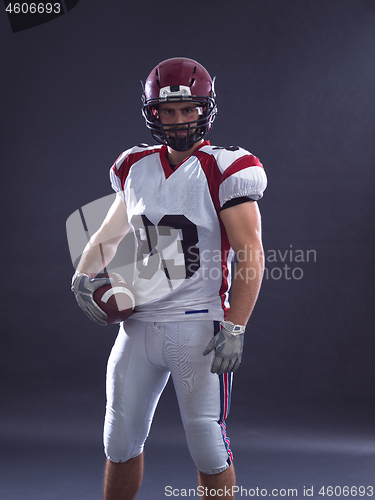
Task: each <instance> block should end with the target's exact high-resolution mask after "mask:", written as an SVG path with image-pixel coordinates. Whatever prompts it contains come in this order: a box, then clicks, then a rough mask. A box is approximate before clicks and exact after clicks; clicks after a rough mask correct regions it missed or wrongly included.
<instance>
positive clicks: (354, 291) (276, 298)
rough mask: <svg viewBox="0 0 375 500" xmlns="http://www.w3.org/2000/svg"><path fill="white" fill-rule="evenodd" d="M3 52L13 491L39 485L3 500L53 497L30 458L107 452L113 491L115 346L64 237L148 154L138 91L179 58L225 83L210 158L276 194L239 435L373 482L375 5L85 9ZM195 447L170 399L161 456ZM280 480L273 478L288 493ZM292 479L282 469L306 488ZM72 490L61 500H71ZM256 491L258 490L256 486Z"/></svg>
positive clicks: (237, 394) (251, 444) (248, 343)
mask: <svg viewBox="0 0 375 500" xmlns="http://www.w3.org/2000/svg"><path fill="white" fill-rule="evenodd" d="M0 37H1V38H0V43H1V47H2V49H1V68H2V77H1V91H2V92H1V141H2V147H1V175H2V184H1V186H2V193H1V201H2V238H1V239H2V246H1V250H2V256H3V257H2V264H3V266H2V267H3V269H2V271H3V273H2V287H3V292H2V318H3V319H2V325H3V326H2V348H1V351H0V353H1V354H0V356H1V372H2V380H3V383H2V384H1V397H0V401H1V411H0V415H1V416H0V419H1V422H2V423H1V429H0V432H1V434H2V436H1V437H2V439H3V444H4V449H3V451H4V454H2V457H1V458H2V460H3V466H4V467H5V464H8V469H3V470H7V477H8V478H9V483H8V482H7V483H6V484H7V485H10V483H11V482H12V481H14V480H16V479H17V474H16V473H15V472H14V471H15V468H12V466H11V465H9V463H11V464H13V465H14V467H16V466H15V464H16V462H17V460H18V461H19V460H21V461H22V460H24V463H25V464H26V463H27V465H25V467H26V469H27V470H30V469H29V468H30V467H34V469H32V470H33V474H32V473H31V472H30V478H31V477H34V479H33V480H32V479H30V478H25V477H24V479H20V480H19V481H18V482H17V481H16V482H17V487H18V490H17V488H16V489H14V488H13V490H11V488H10V486H9V490H7V495H8V496H7V498H9V499H10V498H17V499H18V498H34V497H33V496H32V494H31V493H30V491H29V490H27V486H26V485H27V484H28V487H30V484H33V485H34V490H33V492H34V493H35V492H37V493H35V495H36V496H35V498H38V499H40V498H42V497H41V490H42V489H43V488H45V487H46V486H45V485H46V483H48V480H47V477H44V476H43V477H42V476H40V474H42V471H45V466H44V465H42V463H39V462H38V461H36V462H35V461H34V460H33V457H36V456H38V457H41V456H46V453H47V452H46V450H47V449H50V454H51V455H50V457H51V461H52V460H58V458H57V457H60V460H63V459H62V458H61V456H63V453H62V451H61V450H62V449H64V450H66V451H65V453H66V457H70V456H71V455H72V452H71V450H72V449H73V448H74V449H76V448H77V449H78V448H79V449H80V450H82V447H83V446H86V447H87V449H90V450H91V448H90V446H92V448H93V449H95V451H93V452H92V453H90V454H89V455H90V456H91V457H92V456H96V457H99V458H97V459H95V460H97V462H95V464H94V465H93V469H95V471H96V472H95V474H94V475H95V477H96V475H97V476H98V484H97V485H95V488H96V487H97V486H98V487H99V488H100V477H99V476H100V473H101V467H102V462H103V457H102V455H101V425H102V419H103V414H104V404H105V397H104V379H105V365H106V360H107V356H108V353H109V351H110V349H111V346H112V344H113V341H114V338H115V335H116V327H106V328H101V327H99V326H95V325H94V324H91V323H90V322H89V320H88V319H87V318H86V317H85V316H84V315H83V313H82V312H81V311H80V310H79V309H78V307H77V306H76V304H75V301H74V298H73V295H72V294H71V292H70V290H69V285H70V279H71V275H72V273H73V267H72V263H71V261H70V256H69V250H68V245H67V239H66V231H65V223H66V219H67V218H68V217H69V216H70V214H71V213H73V212H74V211H75V210H77V209H78V208H79V207H81V206H82V205H85V204H86V203H89V202H91V201H94V200H96V199H98V198H101V197H103V196H106V195H108V194H110V193H111V188H110V185H109V180H108V170H109V167H110V166H111V164H112V163H113V161H114V160H115V159H116V158H117V156H118V155H119V154H120V153H121V152H122V151H123V150H125V149H127V148H129V147H131V146H132V145H134V144H137V143H140V142H149V143H152V138H151V135H150V133H149V131H148V130H147V129H146V128H145V125H144V121H143V119H142V117H141V114H140V105H141V103H140V94H141V86H140V83H139V80H141V79H143V80H144V79H145V78H146V77H147V75H148V73H149V71H150V70H151V69H152V68H153V67H154V66H155V65H156V64H157V63H158V62H159V61H161V60H163V59H166V58H168V57H174V56H185V57H191V58H194V59H197V60H198V61H199V62H200V63H201V64H203V65H204V66H205V67H206V68H207V69H208V71H209V72H210V73H211V74H212V75H216V76H217V81H216V90H217V103H218V109H219V113H218V117H217V119H216V122H215V124H214V127H213V130H212V132H210V134H209V136H208V139H210V141H211V143H213V144H217V145H221V146H229V145H240V146H242V147H244V148H246V149H248V150H250V151H251V152H253V153H254V154H255V155H257V156H258V157H259V158H260V160H261V161H262V162H263V164H264V167H265V169H266V172H267V175H268V179H269V186H268V188H267V190H266V192H265V196H264V199H263V200H262V201H261V202H260V209H261V212H262V216H263V230H264V246H265V251H266V257H267V271H266V278H265V280H264V283H263V287H262V291H261V294H260V297H259V301H258V304H257V306H256V309H255V311H254V313H253V316H252V318H251V320H250V323H249V325H248V329H247V330H248V331H247V335H246V340H245V353H244V360H243V363H242V365H241V368H240V369H239V371H238V372H237V373H236V376H235V383H234V392H233V400H232V412H231V416H230V418H229V419H228V434H229V435H230V434H231V426H232V429H233V434H234V437H235V438H236V439H235V442H236V443H238V446H239V447H241V446H243V449H244V450H245V451H244V458H243V460H244V461H245V462H246V460H248V463H250V462H251V456H252V455H251V453H252V450H255V449H261V448H262V446H263V447H264V446H265V447H267V446H268V447H269V449H270V447H273V448H272V449H274V448H275V447H277V450H278V453H281V451H280V450H286V449H289V450H290V449H295V448H296V446H297V445H296V443H300V445H298V446H300V447H302V448H303V447H306V446H307V444H306V443H308V442H309V443H310V445H311V443H312V442H314V443H315V446H318V447H320V448H319V449H322V450H323V449H324V448H325V447H327V448H329V446H336V447H337V446H338V448H337V449H340V450H342V449H343V448H340V446H341V445H342V446H344V448H345V446H349V448H348V449H350V450H351V451H353V450H355V453H359V451H358V450H362V452H363V450H365V453H366V457H365V458H366V462H365V463H366V464H369V463H372V465H373V461H374V456H373V453H374V450H375V436H374V432H373V428H372V426H371V423H372V419H373V417H374V404H373V398H374V386H375V369H374V344H375V342H374V339H373V336H374V327H375V324H374V304H373V302H374V300H373V283H372V282H373V278H374V258H373V251H374V231H373V227H374V226H373V221H374V178H375V171H374V152H375V147H374V138H373V136H374V125H375V83H374V81H375V2H374V1H372V0H247V1H246V2H244V1H239V0H232V1H231V2H230V4H229V3H228V2H222V1H221V0H217V1H213V0H206V1H204V2H201V1H195V0H191V1H190V2H188V3H185V4H182V3H177V2H175V1H170V0H165V1H164V2H161V3H158V2H151V1H144V2H137V3H131V2H124V1H115V2H107V3H105V2H101V1H99V0H90V1H88V0H80V2H79V3H78V5H77V6H76V7H74V9H72V10H71V11H69V12H68V13H67V14H65V15H63V16H62V17H59V18H58V19H56V20H54V21H52V22H49V23H46V24H43V25H41V26H38V27H35V28H32V29H28V30H24V31H21V32H18V33H12V31H11V29H10V24H9V21H8V19H7V17H6V15H5V12H4V13H3V14H0ZM165 422H167V424H168V429H169V430H171V433H170V434H167V432H166V428H165ZM154 429H155V430H154ZM240 431H241V432H240ZM181 432H182V429H181V427H180V424H179V417H178V409H177V406H176V403H175V399H174V394H173V389H172V388H171V387H168V388H167V389H166V393H165V394H164V395H163V398H162V400H161V403H160V408H159V409H158V412H157V417H156V421H155V425H154V428H153V431H152V433H151V436H150V443H151V444H150V449H152V446H155V447H156V448H157V447H158V446H159V444H158V443H159V441H157V440H158V439H159V437H160V436H161V438H162V441H163V449H165V447H168V446H169V447H170V449H171V450H172V451H171V453H170V454H169V455H168V456H169V457H170V456H173V453H176V454H177V453H180V451H178V450H179V449H180V448H179V447H178V443H180V440H181V439H182V440H183V437H180V435H181ZM236 432H237V433H238V436H237V434H236ZM153 436H154V437H153ZM171 436H172V437H171ZM236 436H237V437H236ZM317 436H320V437H317ZM350 436H352V438H350ZM308 437H310V438H311V439H310V441H309V440H308V439H307V438H308ZM153 439H154V441H152V440H153ZM304 439H305V441H304ZM319 439H321V440H320V441H319ZM350 439H353V440H354V441H350ZM356 439H357V441H355V440H356ZM181 442H182V445H183V446H185V445H184V442H183V441H181ZM235 442H234V441H233V447H234V452H235V451H236V449H235ZM351 442H353V443H354V444H353V448H350V443H351ZM77 443H78V444H79V446H78V444H77ZM317 443H320V444H319V445H317ZM338 443H341V445H339V444H338ZM348 443H349V444H348ZM70 446H71V448H69V447H70ZM298 446H297V447H298ZM43 447H44V448H43ZM288 447H289V448H288ZM293 447H294V448H293ZM241 449H242V448H241ZM30 450H32V451H30ZM173 450H174V451H173ZM246 450H247V451H248V453H247V452H246ZM28 453H29V454H28ZM181 453H182V452H181ZM285 453H286V452H285ZM150 455H151V452H150ZM64 456H65V455H64ZM87 456H88V454H85V457H87ZM176 456H177V455H176ZM249 456H250V458H249ZM9 457H13V459H14V463H13V462H12V460H10V458H9ZM25 457H27V461H26V458H25ZM52 457H53V458H52ZM181 460H183V459H182V458H181ZM186 460H187V462H186V463H188V460H189V458H187V459H186ZM156 462H158V461H157V460H156ZM18 463H19V462H18ZM57 463H59V462H57ZM69 463H70V462H69V461H68V458H66V461H62V462H61V464H60V465H61V467H60V466H59V467H60V471H61V470H63V471H64V470H65V474H66V479H64V481H65V483H64V488H66V491H69V493H64V494H63V493H61V495H62V496H61V498H67V499H68V498H69V499H73V498H83V497H84V495H85V491H86V490H84V486H82V492H81V494H77V496H75V495H76V493H75V486H73V484H72V485H71V486H72V488H71V489H69V487H68V485H69V484H70V483H69V479H68V478H69V477H71V476H70V474H77V475H79V474H81V477H85V476H84V472H82V471H83V470H85V464H86V459H84V458H83V457H82V462H80V465H78V466H77V467H75V468H74V473H73V472H72V471H71V470H70V469H69V465H68V464H69ZM151 463H155V460H151ZM268 463H272V462H268ZM280 463H282V462H280ZM320 463H322V462H320ZM32 464H33V465H32ZM172 465H173V464H172ZM279 465H280V464H279ZM289 465H290V464H289ZM189 466H190V467H192V466H191V464H190V465H189ZM64 467H65V468H64ZM155 467H157V465H155ZM264 467H265V468H264V469H262V471H263V472H262V474H263V476H259V477H262V478H263V477H264V478H266V477H270V474H271V476H272V470H273V471H274V473H275V474H277V473H276V468H275V469H273V468H272V466H270V467H271V469H270V470H268V475H267V473H266V471H267V466H266V465H265V466H264ZM294 467H295V464H294V465H293V466H292V465H290V467H289V468H287V469H285V470H284V477H287V478H289V480H290V481H289V482H290V484H292V483H293V481H297V480H298V478H297V475H296V474H295V473H294V472H293V470H295V469H294ZM150 468H151V469H152V465H151V464H150ZM310 469H311V468H310ZM312 469H313V467H312ZM191 470H192V471H193V470H194V469H193V467H192V469H191ZM255 470H256V469H255ZM278 470H280V469H278ZM362 470H363V467H362ZM270 471H271V472H270ZM150 473H151V472H150ZM35 474H36V475H35ZM38 474H39V476H38ZM44 474H46V472H44ZM82 474H83V476H82ZM170 474H172V472H170ZM244 474H245V473H244ZM259 474H261V472H259ZM306 474H307V473H306ZM190 475H191V474H190ZM35 477H37V478H39V479H35ZM53 477H54V476H53ZM58 477H59V479H57V476H56V477H54V479H53V480H52V479H51V482H52V483H53V484H54V485H55V486H54V487H53V486H51V491H54V492H56V491H60V490H59V487H61V488H63V486H61V484H60V483H58V481H59V480H60V481H62V480H61V476H58ZM64 477H65V476H64ZM167 477H168V474H167ZM303 477H304V481H305V483H306V484H308V481H309V477H310V476H308V475H305V476H303ZM278 478H279V476H275V479H274V483H273V484H275V487H281V484H280V485H279V483H278V481H279V479H278ZM370 478H372V475H371V474H370V473H369V476H368V478H367V476H366V479H368V480H367V483H368V482H369V480H370ZM319 479H320V478H319V477H318V476H317V481H318V480H319ZM252 480H253V481H255V483H256V484H258V483H257V476H256V473H255V478H254V474H253V473H252ZM33 481H34V482H33ZM192 481H193V483H192V484H194V481H195V479H194V472H193V476H192ZM280 481H281V480H280ZM311 481H312V479H310V482H311ZM88 482H89V479H88V478H87V483H88ZM258 482H259V481H258ZM357 482H358V481H357ZM164 483H165V479H164ZM164 483H163V484H164ZM255 483H254V484H255ZM42 484H43V485H44V486H43V488H42V486H41V485H42ZM56 484H60V486H59V487H57V486H56ZM82 484H83V483H82ZM155 484H156V483H155ZM301 484H302V483H301ZM75 485H76V483H75ZM146 485H147V478H146ZM5 487H7V486H5ZM39 487H40V490H38V488H39ZM248 487H250V486H248ZM23 488H24V489H23ZM56 488H57V489H56ZM4 491H5V490H4ZM10 491H13V493H10ZM17 491H19V495H20V496H17V495H18V493H17ZM28 491H29V493H27V492H28ZM64 491H65V490H64ZM95 491H96V489H95ZM21 493H22V495H25V496H22V495H21ZM34 493H33V494H34ZM99 493H100V492H98V493H96V494H97V495H98V496H97V497H94V496H93V494H92V493H90V496H88V497H87V498H99V497H100V495H99ZM12 495H13V496H12ZM56 495H57V493H56ZM64 495H65V497H64ZM4 498H5V497H4ZM48 498H55V497H53V496H51V492H50V493H49V497H48ZM56 498H57V496H56ZM58 498H60V497H58ZM85 498H86V497H85ZM140 498H141V497H140ZM145 498H146V497H145ZM155 498H159V497H158V496H155ZM160 498H164V496H163V495H162V494H160ZM317 498H319V497H317Z"/></svg>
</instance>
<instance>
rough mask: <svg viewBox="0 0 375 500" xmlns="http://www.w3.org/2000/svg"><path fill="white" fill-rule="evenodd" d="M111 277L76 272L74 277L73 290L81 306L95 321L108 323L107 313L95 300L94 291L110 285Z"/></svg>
mask: <svg viewBox="0 0 375 500" xmlns="http://www.w3.org/2000/svg"><path fill="white" fill-rule="evenodd" d="M110 283H111V279H110V278H90V276H88V275H87V274H85V273H75V274H74V276H73V279H72V287H71V289H72V291H73V292H74V295H75V297H76V300H77V302H78V305H79V307H80V308H81V309H82V311H83V312H84V313H85V314H86V315H87V316H88V317H89V318H90V319H91V320H92V321H94V322H95V323H98V324H99V325H102V326H103V325H106V324H107V321H106V319H107V314H106V313H105V312H104V311H103V310H102V309H100V307H99V306H98V304H97V303H96V302H95V300H94V292H95V290H97V289H98V288H100V287H101V286H103V285H109V284H110Z"/></svg>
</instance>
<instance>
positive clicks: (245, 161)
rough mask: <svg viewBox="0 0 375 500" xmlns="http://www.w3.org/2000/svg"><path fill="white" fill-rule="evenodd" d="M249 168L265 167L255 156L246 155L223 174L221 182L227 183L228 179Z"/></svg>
mask: <svg viewBox="0 0 375 500" xmlns="http://www.w3.org/2000/svg"><path fill="white" fill-rule="evenodd" d="M248 167H260V168H263V165H262V164H261V163H260V161H259V159H258V158H257V157H256V156H254V155H245V156H241V158H238V159H237V160H235V161H234V162H233V163H232V165H231V166H230V167H228V168H227V169H226V170H225V171H224V172H223V177H222V179H221V182H223V181H225V179H227V178H228V177H230V176H231V175H233V174H235V173H237V172H239V171H240V170H243V169H244V168H248Z"/></svg>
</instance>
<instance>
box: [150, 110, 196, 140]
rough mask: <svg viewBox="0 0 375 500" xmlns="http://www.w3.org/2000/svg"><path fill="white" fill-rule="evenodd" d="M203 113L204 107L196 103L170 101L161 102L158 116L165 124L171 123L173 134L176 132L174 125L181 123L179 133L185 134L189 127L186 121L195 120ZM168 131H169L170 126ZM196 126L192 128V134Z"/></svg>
mask: <svg viewBox="0 0 375 500" xmlns="http://www.w3.org/2000/svg"><path fill="white" fill-rule="evenodd" d="M201 115H202V108H201V107H200V106H197V105H196V104H194V103H188V102H169V103H163V104H159V111H158V118H159V120H160V122H161V123H162V124H163V125H166V126H167V127H168V125H171V134H172V133H173V134H174V127H172V126H174V125H176V124H181V126H179V127H178V129H177V134H178V135H181V136H183V135H185V136H186V131H187V127H184V125H183V124H184V123H188V122H195V121H197V120H199V118H200V116H201ZM167 127H166V132H167V133H168V128H167ZM194 131H195V127H191V128H190V134H193V133H194Z"/></svg>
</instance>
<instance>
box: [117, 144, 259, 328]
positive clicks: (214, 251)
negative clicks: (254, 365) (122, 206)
mask: <svg viewBox="0 0 375 500" xmlns="http://www.w3.org/2000/svg"><path fill="white" fill-rule="evenodd" d="M110 177H111V183H112V187H113V189H114V190H115V191H116V192H118V193H120V194H121V196H123V198H124V200H125V202H126V206H127V213H128V219H129V223H130V226H131V227H132V229H133V231H134V235H135V238H136V242H137V243H136V256H135V268H134V280H133V287H134V291H135V295H136V303H137V307H136V309H135V312H134V313H133V316H132V317H133V318H138V319H141V320H145V321H181V320H189V319H192V320H197V319H212V320H222V319H223V318H224V316H225V313H226V311H227V309H228V307H229V304H228V291H229V288H230V283H231V275H230V271H231V261H232V259H233V250H232V249H231V247H230V245H229V241H228V238H227V235H226V231H225V229H224V226H223V224H222V222H221V220H220V216H219V211H220V209H221V208H222V207H223V205H224V204H225V203H226V202H227V201H230V200H232V199H234V198H239V197H244V196H245V197H249V198H251V199H253V200H259V199H260V198H261V197H262V196H263V191H264V189H265V188H266V184H267V179H266V175H265V172H264V170H263V167H262V164H261V163H260V162H259V160H258V158H256V157H255V156H254V155H252V154H251V153H249V152H248V151H246V150H244V149H241V148H238V147H230V148H222V147H217V146H211V145H210V143H209V142H208V141H205V142H203V143H202V145H200V146H199V147H198V148H197V149H196V150H195V152H194V154H193V155H192V156H189V157H188V158H187V159H186V160H184V161H183V162H182V163H181V164H180V165H178V166H177V167H176V168H175V169H174V170H173V169H172V168H171V166H170V164H169V162H168V158H167V147H166V146H136V147H134V148H132V149H129V150H127V151H125V152H124V153H122V155H120V157H119V158H118V159H117V160H116V162H115V164H114V165H113V166H112V168H111V170H110Z"/></svg>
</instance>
